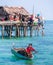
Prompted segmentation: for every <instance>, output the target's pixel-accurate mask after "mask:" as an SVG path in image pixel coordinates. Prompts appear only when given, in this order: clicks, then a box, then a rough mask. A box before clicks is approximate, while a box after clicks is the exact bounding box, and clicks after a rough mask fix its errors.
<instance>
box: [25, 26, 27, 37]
mask: <svg viewBox="0 0 53 65" xmlns="http://www.w3.org/2000/svg"><path fill="white" fill-rule="evenodd" d="M26 32H27V27H26V26H24V37H26Z"/></svg>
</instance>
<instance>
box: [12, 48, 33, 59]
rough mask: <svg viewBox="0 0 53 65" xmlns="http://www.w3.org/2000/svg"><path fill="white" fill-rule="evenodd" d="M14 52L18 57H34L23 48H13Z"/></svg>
mask: <svg viewBox="0 0 53 65" xmlns="http://www.w3.org/2000/svg"><path fill="white" fill-rule="evenodd" d="M11 52H12V54H14V55H15V56H16V57H18V58H22V59H32V57H30V56H28V54H27V53H26V51H25V50H24V49H23V48H18V49H14V48H13V49H11Z"/></svg>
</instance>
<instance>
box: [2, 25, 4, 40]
mask: <svg viewBox="0 0 53 65" xmlns="http://www.w3.org/2000/svg"><path fill="white" fill-rule="evenodd" d="M3 37H4V25H2V39H3Z"/></svg>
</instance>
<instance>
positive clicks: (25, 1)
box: [0, 0, 53, 20]
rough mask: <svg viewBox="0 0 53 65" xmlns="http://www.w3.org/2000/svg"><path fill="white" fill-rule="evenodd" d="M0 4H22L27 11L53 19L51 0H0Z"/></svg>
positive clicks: (52, 3)
mask: <svg viewBox="0 0 53 65" xmlns="http://www.w3.org/2000/svg"><path fill="white" fill-rule="evenodd" d="M0 6H18V7H19V6H22V7H24V8H25V9H26V10H27V11H28V12H29V13H31V14H33V11H34V14H40V15H42V16H43V17H44V18H45V19H46V20H53V0H0Z"/></svg>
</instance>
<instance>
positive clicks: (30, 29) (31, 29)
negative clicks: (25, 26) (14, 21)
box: [30, 26, 32, 36]
mask: <svg viewBox="0 0 53 65" xmlns="http://www.w3.org/2000/svg"><path fill="white" fill-rule="evenodd" d="M30 36H32V26H30Z"/></svg>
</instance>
